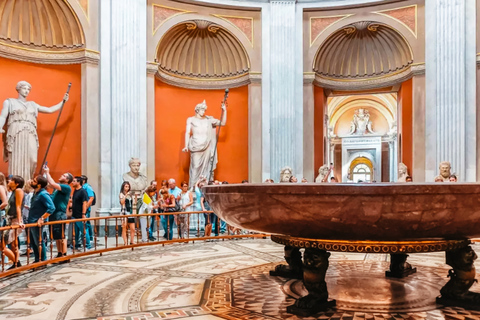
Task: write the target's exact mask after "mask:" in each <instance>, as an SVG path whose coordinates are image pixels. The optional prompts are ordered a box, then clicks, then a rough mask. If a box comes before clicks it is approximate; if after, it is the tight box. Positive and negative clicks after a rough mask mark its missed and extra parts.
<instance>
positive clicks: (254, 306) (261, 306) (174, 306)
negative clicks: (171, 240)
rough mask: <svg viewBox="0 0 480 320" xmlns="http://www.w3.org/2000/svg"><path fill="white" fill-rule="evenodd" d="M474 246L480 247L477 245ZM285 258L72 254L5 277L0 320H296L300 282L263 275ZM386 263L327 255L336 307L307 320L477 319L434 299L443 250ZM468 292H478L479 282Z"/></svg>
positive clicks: (178, 251) (195, 249) (251, 247)
mask: <svg viewBox="0 0 480 320" xmlns="http://www.w3.org/2000/svg"><path fill="white" fill-rule="evenodd" d="M475 249H476V251H477V253H478V252H480V246H479V245H476V246H475ZM282 257H283V247H281V246H280V245H277V244H275V243H273V242H271V241H270V240H269V239H266V240H262V239H259V240H251V239H249V240H236V241H222V242H208V243H195V244H174V245H169V246H165V247H161V246H158V247H147V248H142V249H136V250H135V251H131V250H125V251H120V252H113V253H108V254H104V255H103V256H97V257H88V258H84V259H77V260H74V261H72V262H71V263H70V264H66V265H57V266H50V267H49V268H47V269H46V270H43V271H36V272H25V273H23V274H20V275H18V276H15V277H12V278H8V279H2V281H1V282H0V319H25V320H31V319H33V320H41V319H48V320H63V319H89V320H90V319H92V320H93V319H99V320H100V319H101V320H125V319H129V320H159V319H182V318H183V319H187V318H188V319H189V320H209V319H212V320H216V319H249V320H250V319H259V320H260V319H291V320H296V319H299V318H298V317H296V316H293V315H291V314H288V313H286V307H287V306H288V305H291V304H293V302H294V298H292V297H291V296H289V295H287V294H286V293H285V292H287V293H289V294H291V295H293V296H295V295H297V294H302V292H303V293H304V291H302V290H304V288H303V286H302V283H301V282H287V279H283V278H279V277H270V276H269V275H268V272H269V270H271V269H272V268H273V266H274V265H276V264H278V263H280V262H281V261H282ZM387 260H388V256H387V255H382V254H378V255H375V254H358V253H353V254H345V253H332V256H331V258H330V268H329V270H328V272H327V283H328V287H329V292H330V296H331V297H333V298H336V299H337V305H338V307H337V308H336V309H335V310H329V311H327V312H324V313H319V314H318V315H316V316H315V317H310V318H304V319H308V320H309V319H325V320H327V319H328V320H344V319H345V320H347V319H348V320H359V319H362V320H363V319H369V320H370V319H371V320H383V319H391V320H394V319H408V320H420V319H422V320H423V319H425V320H430V319H432V320H440V319H452V320H480V312H475V311H466V310H464V309H461V308H443V309H441V308H439V307H438V306H436V305H435V303H434V301H435V296H436V295H437V294H438V290H439V289H440V288H441V287H442V286H443V284H444V283H445V282H446V281H447V277H446V275H447V273H448V269H449V268H448V266H446V265H445V264H444V254H443V253H434V254H413V255H411V256H410V258H409V261H410V262H411V263H413V264H414V265H415V266H416V267H417V268H418V272H417V273H416V274H415V275H412V276H410V277H408V278H407V279H405V280H395V281H390V280H388V279H385V277H384V276H383V274H384V271H385V270H386V269H387V268H388V261H387ZM472 289H473V290H474V291H477V292H480V286H479V285H478V284H476V285H475V286H474V287H473V288H472ZM372 295H373V297H375V299H374V300H373V301H368V300H367V301H365V296H372ZM362 299H363V300H362ZM388 301H395V306H396V307H395V308H396V309H394V308H393V307H392V306H390V307H389V306H388ZM402 308H403V309H405V308H414V309H413V310H416V311H415V312H403V311H399V310H402ZM410 310H412V309H410Z"/></svg>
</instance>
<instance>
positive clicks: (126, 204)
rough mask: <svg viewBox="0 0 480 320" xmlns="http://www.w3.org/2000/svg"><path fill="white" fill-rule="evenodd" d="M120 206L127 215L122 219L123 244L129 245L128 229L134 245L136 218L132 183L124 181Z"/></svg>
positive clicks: (131, 242) (123, 213)
mask: <svg viewBox="0 0 480 320" xmlns="http://www.w3.org/2000/svg"><path fill="white" fill-rule="evenodd" d="M119 198H120V205H121V207H122V209H121V213H122V215H125V218H123V219H122V238H123V244H124V245H127V243H128V239H127V229H130V244H133V239H134V238H135V218H134V217H133V216H132V213H133V212H132V208H133V199H132V194H131V193H130V182H128V181H124V182H123V183H122V187H121V188H120V196H119Z"/></svg>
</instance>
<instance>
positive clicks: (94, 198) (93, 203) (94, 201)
mask: <svg viewBox="0 0 480 320" xmlns="http://www.w3.org/2000/svg"><path fill="white" fill-rule="evenodd" d="M92 191H93V189H92ZM95 204H97V195H96V193H95V191H93V201H92V205H91V206H92V207H93V206H94V205H95Z"/></svg>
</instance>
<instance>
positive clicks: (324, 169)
mask: <svg viewBox="0 0 480 320" xmlns="http://www.w3.org/2000/svg"><path fill="white" fill-rule="evenodd" d="M329 174H330V168H329V167H328V164H324V165H323V166H321V167H320V168H319V169H318V176H317V177H316V178H315V182H317V183H320V182H327V178H328V175H329Z"/></svg>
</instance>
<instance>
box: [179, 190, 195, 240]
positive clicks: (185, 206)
mask: <svg viewBox="0 0 480 320" xmlns="http://www.w3.org/2000/svg"><path fill="white" fill-rule="evenodd" d="M181 187H182V193H180V201H179V204H180V210H181V211H183V212H189V211H193V195H192V193H191V192H190V191H188V183H187V182H186V181H183V182H182V184H181ZM188 222H189V215H188V214H179V215H177V226H178V237H179V238H182V239H183V238H188V230H189V223H188Z"/></svg>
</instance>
